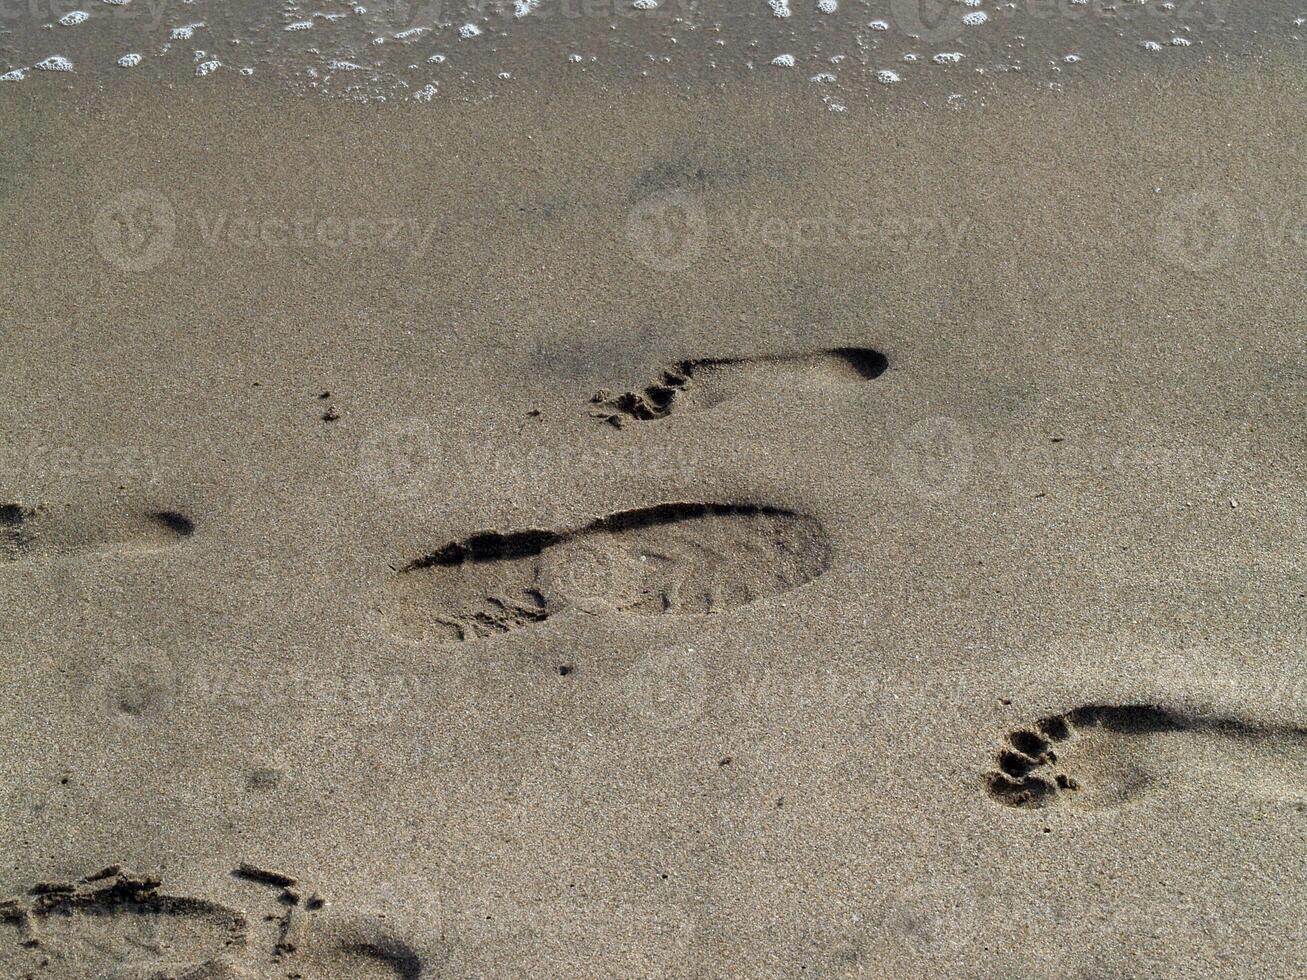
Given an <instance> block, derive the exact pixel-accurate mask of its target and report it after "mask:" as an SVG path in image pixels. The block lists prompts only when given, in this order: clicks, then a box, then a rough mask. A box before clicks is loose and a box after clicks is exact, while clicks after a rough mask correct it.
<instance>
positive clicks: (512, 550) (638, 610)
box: [384, 504, 831, 640]
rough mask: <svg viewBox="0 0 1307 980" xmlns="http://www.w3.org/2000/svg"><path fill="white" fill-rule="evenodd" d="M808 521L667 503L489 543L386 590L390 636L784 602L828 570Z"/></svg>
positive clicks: (484, 536)
mask: <svg viewBox="0 0 1307 980" xmlns="http://www.w3.org/2000/svg"><path fill="white" fill-rule="evenodd" d="M830 558H831V545H830V541H829V538H828V537H827V535H826V532H825V529H824V528H823V527H822V525H821V523H820V522H819V521H817V520H816V519H815V518H812V517H809V516H806V515H803V514H797V513H795V512H793V511H789V510H785V509H782V508H776V507H765V506H757V505H749V504H663V505H659V506H656V507H647V508H642V509H639V510H633V511H625V512H622V513H618V514H613V515H610V516H608V517H604V518H601V519H599V520H596V521H593V522H591V523H590V524H587V525H585V526H584V527H581V528H579V529H576V530H572V531H564V532H553V531H539V530H533V531H523V532H518V533H514V534H499V533H496V532H485V533H481V534H476V535H473V536H472V537H469V538H466V539H464V540H463V541H457V542H453V543H451V544H448V545H446V546H444V547H443V548H441V549H439V550H437V551H435V552H433V553H431V554H429V555H427V556H425V557H423V558H419V559H417V560H415V561H412V562H410V563H409V564H408V565H407V566H405V567H404V568H403V569H402V570H401V571H400V572H399V574H398V575H397V576H396V578H395V579H394V580H393V581H392V582H391V583H389V585H388V587H387V593H386V596H385V605H384V609H385V613H386V618H387V621H388V622H389V624H390V626H391V628H393V629H394V630H395V631H396V632H397V633H399V634H401V635H404V636H409V637H413V638H438V639H446V640H473V639H477V638H479V637H485V636H493V635H495V634H497V633H507V632H510V631H513V630H516V629H520V628H523V627H526V626H531V625H534V624H537V623H541V622H544V621H545V620H547V619H548V618H549V617H550V616H552V615H554V614H556V613H558V612H561V611H563V610H564V609H569V608H575V609H580V610H581V611H584V612H592V613H597V612H621V613H631V614H640V615H690V614H697V613H713V612H719V611H722V610H727V609H732V608H735V607H737V606H742V605H745V604H746V603H749V602H753V601H755V600H758V599H762V598H766V597H768V596H773V595H777V594H779V593H782V592H788V591H789V590H791V589H794V588H798V587H799V586H801V585H803V584H804V583H806V582H809V581H811V580H812V579H814V578H816V577H817V576H818V575H820V574H821V573H822V572H824V571H825V570H826V569H827V567H828V566H829V564H830Z"/></svg>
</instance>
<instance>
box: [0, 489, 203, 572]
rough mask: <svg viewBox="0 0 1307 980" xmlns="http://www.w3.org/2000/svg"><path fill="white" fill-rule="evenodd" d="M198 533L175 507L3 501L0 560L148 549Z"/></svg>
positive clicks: (193, 524) (0, 519)
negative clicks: (86, 507) (103, 510)
mask: <svg viewBox="0 0 1307 980" xmlns="http://www.w3.org/2000/svg"><path fill="white" fill-rule="evenodd" d="M194 533H195V523H194V521H192V520H191V519H190V518H189V517H187V516H186V515H185V514H182V513H180V512H179V511H175V510H143V511H138V512H127V513H123V514H118V515H112V516H109V517H105V516H103V515H97V516H91V515H89V514H85V513H81V512H79V511H77V510H75V509H72V508H67V507H58V506H54V505H50V504H40V505H38V506H35V507H24V506H23V505H22V504H17V503H7V504H0V561H21V560H23V559H29V558H52V557H59V556H62V555H70V554H76V553H80V552H98V551H108V550H114V551H149V550H153V549H157V548H163V547H166V546H168V545H170V544H174V543H176V542H177V541H179V540H181V539H183V538H188V537H190V536H191V535H192V534H194Z"/></svg>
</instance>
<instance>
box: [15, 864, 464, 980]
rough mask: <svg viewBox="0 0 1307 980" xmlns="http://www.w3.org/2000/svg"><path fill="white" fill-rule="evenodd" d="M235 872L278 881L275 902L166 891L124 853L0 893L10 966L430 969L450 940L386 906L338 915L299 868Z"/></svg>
mask: <svg viewBox="0 0 1307 980" xmlns="http://www.w3.org/2000/svg"><path fill="white" fill-rule="evenodd" d="M232 873H233V875H234V876H235V877H237V878H240V879H242V880H243V881H245V882H248V883H252V884H254V885H256V886H263V887H265V888H268V889H273V890H275V891H276V893H277V894H276V895H275V898H274V896H272V895H271V894H270V893H269V892H262V893H261V894H263V895H266V896H267V902H266V905H267V907H268V908H272V907H273V906H274V903H275V911H271V912H267V913H266V914H261V915H257V916H254V917H253V918H247V916H246V914H245V913H243V912H239V911H236V910H234V909H230V908H228V907H226V906H224V905H220V904H218V903H216V902H211V901H207V900H204V899H199V898H189V897H180V896H173V895H165V894H163V893H162V892H161V891H160V888H161V882H160V880H159V879H158V878H153V877H150V876H146V875H134V874H130V873H128V872H125V871H123V870H122V868H121V867H119V866H117V865H114V866H112V867H109V868H105V869H104V870H103V871H100V872H98V873H96V874H93V875H88V876H87V877H85V878H82V879H79V880H78V881H76V882H52V883H46V884H40V885H36V886H35V887H33V888H32V889H31V890H30V891H29V894H28V895H27V896H25V897H23V898H20V899H11V900H8V901H3V902H0V976H3V977H5V978H8V977H23V978H42V980H45V978H49V980H86V978H88V977H93V978H96V980H274V978H275V980H285V978H287V977H294V978H297V980H338V978H341V977H349V978H350V980H396V978H398V980H421V978H423V977H427V976H433V975H435V973H434V971H435V970H436V969H437V968H438V966H439V964H440V963H441V962H442V961H443V956H442V954H441V952H440V951H439V950H435V949H426V948H425V947H422V948H420V947H419V946H418V945H417V944H415V943H411V942H409V941H408V940H407V939H404V938H402V937H400V936H399V935H398V933H397V932H396V931H395V929H394V928H392V927H391V926H390V925H388V924H387V923H386V922H385V921H384V918H382V917H378V916H366V915H339V914H337V913H335V912H334V911H332V910H330V909H328V908H327V902H326V900H325V899H323V898H322V897H321V896H320V895H319V894H318V893H317V892H316V891H311V890H309V889H305V888H302V887H301V886H300V883H299V882H298V881H296V879H295V878H294V877H292V876H290V875H286V874H283V873H281V872H278V871H270V870H267V869H264V868H260V867H257V866H254V865H249V864H243V865H241V866H240V867H239V868H237V869H235V870H234V871H233V872H232Z"/></svg>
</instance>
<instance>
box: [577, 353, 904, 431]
mask: <svg viewBox="0 0 1307 980" xmlns="http://www.w3.org/2000/svg"><path fill="white" fill-rule="evenodd" d="M888 367H889V360H888V358H886V357H885V355H884V354H882V353H880V352H879V351H876V350H872V349H871V348H867V347H837V348H833V349H831V350H825V351H819V352H817V353H815V354H795V355H788V356H771V357H741V358H709V359H704V360H693V361H680V362H679V363H677V364H674V365H672V366H671V367H669V368H667V369H665V370H664V371H663V372H662V373H661V374H660V375H659V377H658V378H657V379H656V380H655V381H653V382H651V383H650V384H648V385H646V386H645V387H644V388H641V389H639V390H636V391H628V392H625V393H623V394H620V395H612V394H611V393H609V392H606V391H601V392H599V393H597V394H596V395H595V396H594V397H593V398H592V399H591V403H592V404H593V405H594V406H595V408H594V410H593V411H592V412H591V415H592V416H593V417H595V418H597V419H602V420H603V421H605V422H607V423H609V424H610V425H615V426H618V427H619V428H620V427H621V426H623V425H625V424H626V423H627V422H628V421H635V422H649V421H653V420H655V419H661V418H665V417H667V416H668V415H671V414H672V413H673V412H676V413H690V412H702V411H705V410H706V409H709V408H712V407H713V406H715V405H720V404H721V403H722V402H725V401H729V400H730V399H732V398H735V397H737V396H739V395H742V394H744V393H746V392H748V391H751V390H763V391H770V390H776V389H780V388H783V387H787V386H789V385H794V384H808V385H820V384H859V383H862V382H865V381H871V380H872V379H874V378H878V377H880V376H881V375H882V374H884V373H885V371H886V370H887V369H888Z"/></svg>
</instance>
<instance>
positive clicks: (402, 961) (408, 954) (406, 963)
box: [233, 864, 442, 980]
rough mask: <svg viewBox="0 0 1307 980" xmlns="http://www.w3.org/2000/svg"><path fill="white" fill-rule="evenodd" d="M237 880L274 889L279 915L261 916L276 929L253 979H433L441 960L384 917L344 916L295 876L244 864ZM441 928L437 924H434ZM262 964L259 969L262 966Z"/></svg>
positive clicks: (255, 967) (251, 970)
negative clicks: (401, 932) (268, 952)
mask: <svg viewBox="0 0 1307 980" xmlns="http://www.w3.org/2000/svg"><path fill="white" fill-rule="evenodd" d="M233 874H235V875H236V876H237V877H238V878H243V879H245V880H246V881H250V882H254V883H256V884H260V885H265V886H268V887H270V888H273V889H276V890H277V892H278V895H277V903H278V905H279V906H280V908H281V910H282V911H281V913H280V914H270V915H266V916H264V917H263V922H264V924H270V925H272V926H273V927H274V929H275V939H272V941H271V942H265V943H264V945H265V946H271V956H270V957H263V958H259V959H257V960H256V963H255V966H252V967H250V968H248V969H249V975H250V976H252V977H253V976H257V977H259V978H263V977H268V978H272V977H277V978H281V977H294V978H297V980H336V978H340V977H349V978H350V980H422V978H423V977H429V976H433V975H435V967H436V964H437V963H438V962H439V961H440V960H441V959H442V957H440V956H438V955H435V954H429V953H423V952H420V951H419V949H418V947H417V945H415V944H413V943H410V942H409V941H408V940H406V939H404V938H401V937H400V936H399V935H398V933H397V932H396V931H395V930H394V929H393V928H392V927H391V926H390V925H388V924H387V923H386V922H385V920H384V918H382V917H380V916H375V915H362V914H345V915H342V914H341V913H339V912H337V911H335V910H334V909H330V908H328V904H327V901H326V899H324V898H323V897H322V896H321V895H320V894H319V893H318V892H317V891H314V890H312V889H307V888H305V887H303V886H302V885H301V883H300V882H299V881H297V880H296V879H295V878H294V877H292V876H291V875H287V874H284V873H282V872H279V871H271V870H268V869H265V868H260V867H257V866H255V865H251V864H242V865H241V866H240V867H239V868H237V869H236V870H235V871H234V872H233ZM427 925H431V926H432V928H433V929H434V928H438V924H430V923H427ZM260 966H261V968H260Z"/></svg>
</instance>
